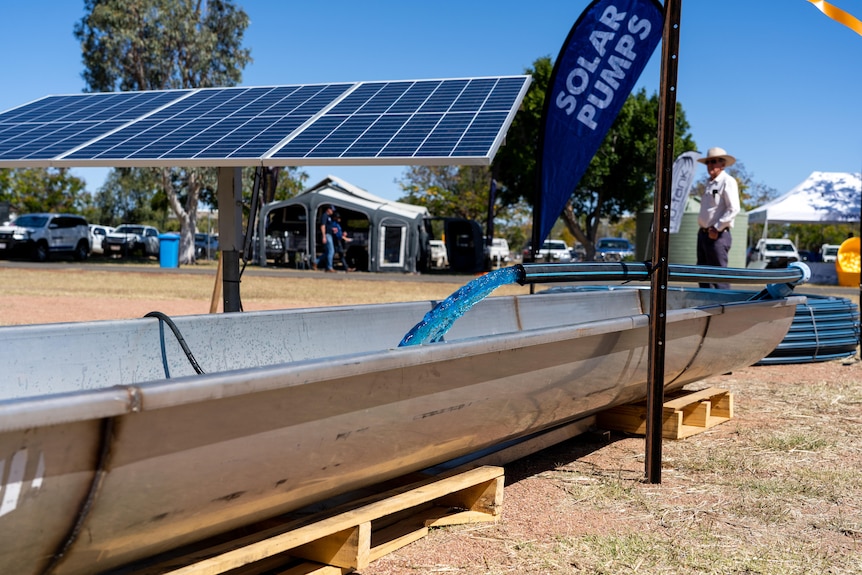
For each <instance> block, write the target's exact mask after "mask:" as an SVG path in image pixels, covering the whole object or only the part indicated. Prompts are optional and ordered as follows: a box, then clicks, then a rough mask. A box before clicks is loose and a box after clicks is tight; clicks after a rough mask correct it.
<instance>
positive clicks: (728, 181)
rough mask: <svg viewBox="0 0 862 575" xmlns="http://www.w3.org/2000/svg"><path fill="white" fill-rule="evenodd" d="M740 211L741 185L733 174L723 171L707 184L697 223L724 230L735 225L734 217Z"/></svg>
mask: <svg viewBox="0 0 862 575" xmlns="http://www.w3.org/2000/svg"><path fill="white" fill-rule="evenodd" d="M738 213H739V186H738V185H737V184H736V180H735V179H734V178H733V176H730V175H728V174H727V172H721V173H720V174H718V176H716V177H715V179H714V180H710V181H709V183H707V185H706V189H705V190H704V192H703V196H702V197H701V198H700V213H699V214H698V216H697V224H698V225H699V226H700V227H701V228H710V227H714V228H715V229H717V230H718V231H723V230H726V229H728V228H732V227H733V219H734V218H735V217H736V214H738Z"/></svg>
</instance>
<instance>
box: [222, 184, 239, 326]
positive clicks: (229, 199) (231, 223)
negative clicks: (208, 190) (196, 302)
mask: <svg viewBox="0 0 862 575" xmlns="http://www.w3.org/2000/svg"><path fill="white" fill-rule="evenodd" d="M218 207H219V218H218V233H219V249H220V250H221V258H222V262H223V263H222V274H223V279H222V287H223V289H222V292H223V293H224V307H223V309H224V311H225V313H227V312H233V311H242V304H241V300H240V293H239V255H240V249H241V248H242V168H219V169H218Z"/></svg>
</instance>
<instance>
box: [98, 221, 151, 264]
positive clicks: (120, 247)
mask: <svg viewBox="0 0 862 575" xmlns="http://www.w3.org/2000/svg"><path fill="white" fill-rule="evenodd" d="M102 245H103V246H104V252H105V255H106V256H115V255H119V256H122V257H127V256H130V255H134V254H140V255H142V256H157V255H159V230H157V229H156V228H154V227H153V226H144V225H141V224H120V225H119V226H117V229H115V230H114V231H113V232H111V233H110V234H108V235H106V236H105V239H104V241H103V243H102Z"/></svg>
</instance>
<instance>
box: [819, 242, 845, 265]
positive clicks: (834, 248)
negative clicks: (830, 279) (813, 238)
mask: <svg viewBox="0 0 862 575" xmlns="http://www.w3.org/2000/svg"><path fill="white" fill-rule="evenodd" d="M840 248H841V246H839V245H838V244H823V245H822V246H820V257H821V258H822V259H823V261H824V262H832V263H835V261H837V260H838V250H839V249H840Z"/></svg>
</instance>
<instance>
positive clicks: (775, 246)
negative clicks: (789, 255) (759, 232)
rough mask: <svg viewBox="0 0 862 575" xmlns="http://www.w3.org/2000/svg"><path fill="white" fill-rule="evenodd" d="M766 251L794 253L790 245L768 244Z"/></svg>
mask: <svg viewBox="0 0 862 575" xmlns="http://www.w3.org/2000/svg"><path fill="white" fill-rule="evenodd" d="M766 249H767V250H769V251H771V252H792V251H793V246H791V245H788V244H766Z"/></svg>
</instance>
